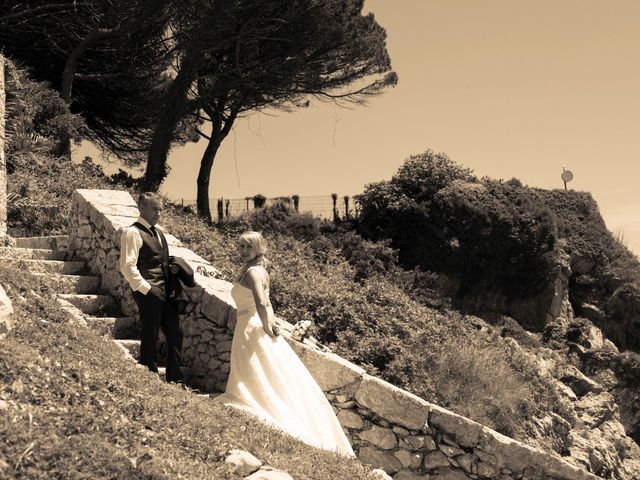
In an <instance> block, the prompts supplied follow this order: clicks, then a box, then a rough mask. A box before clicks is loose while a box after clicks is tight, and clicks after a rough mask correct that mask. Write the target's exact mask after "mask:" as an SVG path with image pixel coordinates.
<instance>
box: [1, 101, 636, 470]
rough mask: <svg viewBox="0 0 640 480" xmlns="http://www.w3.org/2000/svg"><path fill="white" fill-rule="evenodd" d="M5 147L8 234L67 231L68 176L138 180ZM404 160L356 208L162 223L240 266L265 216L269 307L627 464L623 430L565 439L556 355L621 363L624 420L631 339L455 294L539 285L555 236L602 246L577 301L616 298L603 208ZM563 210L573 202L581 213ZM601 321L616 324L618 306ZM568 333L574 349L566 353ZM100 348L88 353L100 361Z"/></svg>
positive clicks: (123, 183) (558, 245)
mask: <svg viewBox="0 0 640 480" xmlns="http://www.w3.org/2000/svg"><path fill="white" fill-rule="evenodd" d="M31 111H33V110H31ZM28 114H29V113H28V111H26V113H25V115H28ZM34 119H35V117H34ZM9 161H10V165H11V170H10V175H9V191H10V192H12V193H15V194H16V198H15V199H14V200H12V203H11V204H10V205H9V229H10V233H11V234H12V235H14V236H28V235H41V234H49V233H66V228H67V223H66V222H67V218H66V213H67V211H68V210H69V207H70V200H71V193H72V192H73V190H74V189H76V188H119V189H123V188H124V189H128V190H129V191H130V192H131V193H132V195H134V196H135V195H136V194H137V193H138V192H137V190H136V186H137V183H136V181H135V180H134V179H131V178H130V177H128V176H127V175H126V174H124V173H121V174H119V175H116V176H114V177H108V176H105V175H104V173H103V172H102V171H101V169H100V168H99V167H97V166H95V165H94V164H93V163H92V162H91V161H90V159H86V160H85V161H84V162H82V163H81V164H75V163H71V162H69V161H65V160H60V159H57V158H55V157H53V156H52V155H51V154H50V151H48V150H46V149H44V150H43V149H38V148H36V145H29V144H28V142H25V144H24V145H23V146H22V147H21V148H20V149H14V150H13V151H12V155H11V156H10V158H9ZM402 169H404V170H402ZM403 171H404V173H403V174H402V175H398V176H396V177H394V179H392V180H390V181H389V182H387V183H385V182H381V183H380V184H376V185H374V186H371V187H369V188H368V189H367V190H366V191H365V192H364V193H363V195H362V196H361V197H360V201H361V204H362V207H363V208H362V212H361V216H360V217H359V218H358V219H356V220H355V221H353V222H344V223H342V224H340V225H335V224H333V223H328V222H323V221H320V220H318V219H316V218H313V217H312V216H311V215H308V214H298V213H296V212H294V211H292V209H291V208H290V207H289V206H288V205H287V204H285V203H277V204H275V205H274V206H272V207H267V208H261V209H258V210H256V211H255V212H252V213H250V214H247V215H244V216H242V217H240V218H235V219H231V220H228V221H225V222H222V223H220V224H216V225H210V224H208V223H207V222H204V221H203V220H202V219H201V218H199V217H198V216H197V215H196V214H195V213H194V212H193V211H191V210H190V209H188V208H182V207H180V206H177V205H172V204H171V203H170V202H167V204H166V209H165V211H164V213H163V218H162V219H161V224H162V225H163V226H165V227H166V228H167V229H168V230H169V231H170V232H171V233H172V234H174V235H175V236H177V237H178V238H180V239H181V240H182V241H183V243H184V244H185V246H187V247H189V248H191V249H193V250H194V251H196V252H197V253H199V254H200V255H202V256H204V257H205V258H207V259H208V260H210V261H211V262H212V263H213V264H214V265H215V266H216V267H217V268H219V269H220V270H221V271H222V272H223V276H224V277H226V278H227V279H232V278H233V273H234V272H235V270H236V269H237V268H238V267H239V259H238V257H237V244H236V242H237V238H238V236H239V234H240V233H241V232H242V231H244V230H246V229H256V230H260V231H262V232H263V233H264V234H265V237H266V238H267V241H268V243H269V251H268V256H269V258H270V259H271V260H272V262H273V268H272V272H271V273H272V279H273V281H272V288H271V295H272V300H273V303H274V307H275V310H276V314H278V315H279V316H281V317H283V318H285V319H287V320H289V321H291V322H295V321H298V320H305V319H309V320H312V322H313V324H314V327H313V332H312V333H313V334H314V335H315V336H316V337H317V338H318V339H319V340H320V341H321V342H323V343H325V344H326V345H328V346H329V347H330V348H331V349H333V350H334V351H335V352H336V353H338V354H339V355H341V356H343V357H345V358H347V359H349V360H352V361H353V362H355V363H357V364H359V365H361V366H363V367H364V368H365V369H366V370H367V371H368V372H369V373H371V374H375V375H379V376H381V377H383V378H385V379H386V380H388V381H390V382H392V383H394V384H396V385H398V386H400V387H402V388H405V389H407V390H409V391H411V392H413V393H416V394H417V395H419V396H421V397H423V398H425V399H426V400H429V401H431V402H434V403H437V404H439V405H442V406H445V407H448V408H450V409H452V410H454V411H456V412H457V413H460V414H462V415H465V416H467V417H470V418H472V419H474V420H477V421H479V422H481V423H483V424H485V425H487V426H489V427H492V428H494V429H496V430H498V431H500V432H502V433H505V434H507V435H509V436H512V437H514V438H517V439H520V440H523V441H525V442H527V443H530V444H533V445H536V446H539V447H541V448H543V449H546V450H552V451H555V452H558V453H560V454H562V455H569V454H570V453H571V454H572V455H573V453H572V452H570V450H571V449H574V450H576V446H575V444H576V443H577V444H578V446H579V447H580V448H578V449H577V451H579V454H576V455H578V457H579V458H578V457H576V458H578V460H576V461H577V463H578V464H581V465H584V464H588V465H590V468H592V469H594V470H597V469H599V470H601V471H605V470H606V471H610V472H611V471H617V470H616V469H619V470H620V471H622V470H623V467H622V466H621V464H622V462H623V461H624V460H625V458H627V456H628V455H629V453H628V452H630V451H635V450H633V448H636V449H637V445H636V446H635V447H634V444H633V442H632V441H631V440H630V439H627V438H626V437H622V438H621V439H620V438H619V439H618V440H619V441H618V440H616V442H615V445H614V444H613V443H607V444H606V445H607V446H606V448H607V449H608V450H607V452H606V455H608V457H606V458H607V460H606V462H605V461H604V460H601V458H600V457H599V456H598V455H599V454H598V455H596V454H595V453H593V454H589V453H585V452H595V451H598V448H601V447H599V446H598V445H592V444H589V443H588V442H587V443H585V442H586V440H580V441H579V442H576V438H578V439H581V438H582V437H581V436H582V435H585V438H587V437H588V436H589V432H588V431H587V430H585V429H584V428H586V427H582V426H580V425H581V424H580V421H579V419H578V416H577V414H576V411H575V409H574V406H573V404H572V402H571V401H570V400H568V399H567V395H566V387H564V386H562V385H559V383H560V382H559V381H558V379H559V378H564V377H562V375H563V374H562V372H561V373H559V374H558V373H557V372H555V369H556V367H559V370H562V369H563V368H565V367H567V368H568V367H569V366H574V365H575V366H577V367H578V368H580V369H583V370H585V371H588V370H589V369H591V370H589V372H590V374H591V373H593V374H594V375H597V374H599V372H601V371H602V369H603V368H609V369H610V370H613V371H614V372H619V373H620V375H619V379H618V380H619V383H618V384H617V386H616V387H615V388H612V390H611V391H612V393H613V394H614V396H615V397H616V400H617V401H618V402H619V403H620V405H622V406H624V410H623V412H622V416H623V420H624V421H625V426H627V428H628V430H629V431H631V432H632V434H633V432H634V431H636V430H634V428H637V427H638V425H640V415H639V414H638V410H639V409H638V407H637V405H636V402H634V401H633V398H636V397H634V395H635V394H636V393H638V392H636V390H634V388H636V389H637V387H635V386H634V385H636V384H637V383H638V382H637V378H638V377H637V368H636V365H637V364H638V362H637V361H636V357H635V356H634V355H635V354H633V353H632V352H631V353H629V354H625V355H626V356H617V354H615V352H614V351H613V350H611V349H609V350H589V348H587V347H584V345H587V346H588V345H589V339H588V338H587V337H588V332H589V328H588V327H589V325H590V323H589V321H588V320H587V321H585V320H583V319H576V320H571V319H568V321H569V322H570V325H569V328H568V329H567V330H566V332H563V335H565V336H560V337H556V338H549V337H548V335H547V333H548V332H544V334H545V335H547V336H543V335H542V333H541V332H540V331H535V332H528V331H526V330H525V329H524V328H523V327H522V324H521V323H523V324H525V325H526V324H527V322H522V319H520V318H517V317H514V318H510V317H509V316H506V315H504V313H505V312H503V311H494V312H490V313H491V314H490V315H487V314H486V312H480V313H482V314H483V317H484V318H485V319H486V320H485V319H481V318H478V317H475V316H473V315H468V314H463V313H460V311H458V310H456V309H455V308H453V307H452V304H453V305H454V306H455V305H456V302H457V298H456V297H457V296H459V295H466V296H476V297H478V298H484V297H492V298H493V297H496V296H498V295H499V296H502V297H503V298H504V299H506V301H511V300H514V299H518V298H521V297H527V296H535V295H536V294H538V293H539V292H540V291H542V290H544V288H545V285H548V283H549V281H550V279H551V278H552V275H553V274H554V272H555V263H554V262H555V261H556V258H557V255H558V254H559V252H560V250H561V249H565V248H566V249H567V250H568V251H569V253H570V255H571V256H572V264H573V263H575V262H576V259H578V258H579V256H578V253H577V252H579V253H580V255H582V256H588V255H592V256H594V257H595V258H596V260H597V261H599V262H600V263H599V264H598V263H597V262H595V263H594V265H593V266H592V267H591V269H590V270H588V272H590V274H589V275H590V278H592V279H593V280H592V281H590V282H591V283H588V282H586V283H585V282H584V281H583V280H580V278H581V277H578V276H577V275H576V274H575V272H574V273H573V274H572V277H571V279H570V281H571V283H570V288H573V287H572V285H573V284H574V283H576V282H578V281H580V282H582V283H580V285H582V284H584V285H586V286H585V287H584V290H583V291H584V292H586V293H583V296H584V298H582V297H580V298H579V297H576V296H575V295H574V294H573V293H572V291H571V290H570V292H569V295H570V298H571V300H572V302H574V303H575V304H576V305H577V303H576V302H578V301H580V302H582V303H585V302H586V301H589V302H592V303H593V304H596V305H608V304H609V303H611V299H612V298H618V299H619V298H620V293H619V292H620V288H627V289H631V290H630V291H631V292H633V290H632V289H633V288H635V283H634V282H635V281H636V279H637V278H638V277H637V276H634V275H633V271H631V272H632V273H631V274H630V273H629V269H625V265H626V263H625V262H626V259H627V258H628V259H629V261H631V262H632V261H636V264H637V260H634V258H633V256H632V255H631V254H630V253H629V252H628V251H626V249H624V247H622V246H621V245H620V244H619V243H617V242H616V241H615V240H614V239H613V238H612V237H611V235H610V234H609V233H608V232H607V231H606V228H605V227H604V223H603V222H602V220H601V219H600V221H599V223H598V222H597V221H593V222H592V221H591V220H597V219H598V218H600V217H599V214H598V212H597V207H595V204H591V205H589V202H588V201H587V200H588V199H589V198H590V197H589V196H588V194H582V193H576V192H564V197H561V196H560V195H561V193H558V192H555V191H554V192H546V191H541V190H535V189H529V188H526V187H523V186H522V185H520V184H519V182H517V181H511V182H507V183H504V182H498V181H495V180H490V179H481V180H478V179H477V178H475V177H474V176H473V175H472V173H471V172H470V171H468V170H466V169H464V168H462V167H460V166H457V165H456V164H454V163H453V162H451V161H450V160H449V159H448V158H446V157H445V156H442V155H440V156H435V155H434V154H433V153H432V152H427V153H426V154H424V155H422V156H416V157H412V158H410V159H409V160H408V161H407V163H406V164H405V165H404V166H403V167H402V168H401V172H403ZM421 175H422V177H421ZM563 199H572V200H571V202H573V203H571V202H569V203H571V204H575V208H574V209H573V210H572V209H569V208H561V207H562V206H563ZM385 202H386V203H385ZM554 202H556V203H554ZM556 210H557V211H558V213H556ZM572 211H575V212H582V217H578V216H575V215H572V213H571V212H572ZM590 225H593V227H590ZM578 227H580V228H582V229H583V230H582V233H580V232H581V231H580V230H579V229H578ZM569 231H571V232H572V233H573V234H574V236H575V238H573V237H571V235H569V233H567V232H569ZM403 235H404V237H403ZM607 236H608V237H607ZM607 238H609V239H610V241H609V240H607ZM580 242H583V243H584V244H581V243H580ZM425 245H428V246H429V248H426V247H425ZM567 245H568V247H567ZM487 252H489V253H490V254H487ZM597 252H600V253H601V254H602V255H601V257H597ZM589 258H591V257H589ZM596 265H598V266H597V267H596ZM630 265H631V264H630ZM634 265H635V264H634ZM585 269H586V266H583V268H582V269H581V270H585ZM580 275H585V274H584V273H581V274H580ZM604 282H610V286H609V287H606V286H605V285H604ZM452 286H453V287H452ZM574 290H575V288H574ZM575 291H576V292H577V291H578V290H575ZM449 294H451V295H452V298H449V296H448V295H449ZM607 295H609V296H608V297H607ZM616 295H617V297H616ZM622 298H623V299H627V297H622ZM618 305H622V306H619V308H618V310H616V311H619V312H622V313H621V314H623V313H624V314H627V313H628V311H629V310H628V309H627V310H625V309H624V308H622V307H623V306H624V307H627V306H629V304H628V303H621V301H618ZM47 311H48V310H47V309H46V308H45V309H43V312H44V314H46V312H47ZM603 315H604V313H603ZM623 318H627V319H628V318H632V317H630V316H628V315H627V316H626V317H623ZM603 321H604V322H607V323H609V324H611V325H614V324H616V323H615V322H616V317H613V316H612V317H611V319H610V318H608V317H605V320H603ZM518 322H521V323H518ZM617 324H621V323H620V322H618V323H617ZM35 325H37V321H36V322H35ZM61 328H67V329H68V328H69V327H68V326H66V327H61ZM539 330H541V329H539ZM604 330H605V332H606V329H604ZM63 333H64V335H67V336H68V335H71V333H70V332H69V331H68V330H64V331H63ZM30 335H31V333H30ZM64 335H63V336H64ZM74 335H77V334H74ZM82 335H85V334H84V333H83V334H82ZM87 335H88V334H87ZM33 338H36V339H37V338H39V337H38V336H37V335H34V337H33ZM72 338H74V337H72ZM43 341H44V340H43ZM96 341H97V340H96ZM545 341H546V343H545ZM68 343H69V345H71V343H72V342H68ZM572 345H574V346H575V345H578V346H579V347H580V348H581V349H582V350H579V351H581V352H582V351H586V353H585V355H583V356H582V357H580V358H577V357H576V356H575V354H572V353H571V348H574V347H573V346H572ZM45 346H46V343H45ZM43 348H45V347H43ZM67 348H69V347H67ZM17 351H19V349H18V350H17ZM97 363H98V362H96V365H93V366H92V368H94V367H95V368H98V367H97ZM17 364H20V362H17ZM550 365H551V366H553V368H551V367H550ZM560 367H561V368H560ZM112 371H119V370H112ZM24 372H26V370H24V371H23V374H24ZM616 374H617V373H616ZM105 375H107V374H106V373H105ZM139 375H141V374H136V378H137V377H138V376H139ZM554 375H555V377H554ZM556 377H558V378H556ZM12 378H13V377H12ZM16 378H17V377H16ZM12 381H15V380H12ZM105 381H107V380H106V376H105ZM563 381H564V380H563ZM132 382H134V380H132ZM134 383H135V382H134ZM616 389H617V390H616ZM143 391H144V389H143ZM144 392H146V393H144V395H148V394H149V391H144ZM605 393H606V392H605ZM574 427H575V428H576V433H574V432H573V431H572V429H573V428H574ZM578 427H580V428H582V430H579V429H578ZM214 430H215V429H214ZM570 432H571V433H570ZM636 432H637V431H636ZM597 434H598V433H596V435H597ZM572 435H573V436H572ZM216 441H217V440H216ZM628 442H631V444H629V443H628ZM601 443H602V444H603V445H605V443H604V442H601ZM27 446H28V445H27ZM25 448H26V447H25ZM277 448H280V447H277ZM602 448H605V447H602ZM276 450H277V449H276ZM278 451H279V450H278ZM254 453H256V452H254ZM603 455H604V454H603ZM258 456H260V455H258ZM265 458H266V457H265ZM603 458H604V457H603ZM573 460H575V459H573ZM590 462H593V465H591V464H590ZM303 467H304V465H303V466H301V467H300V468H303ZM345 468H347V467H346V466H345ZM349 468H350V467H349ZM290 472H291V470H290ZM291 473H292V472H291ZM304 474H305V473H304V472H303V473H302V474H301V475H303V476H302V477H300V478H304ZM292 475H293V476H294V477H296V475H295V474H293V473H292ZM296 478H298V477H296ZM332 478H339V477H332ZM353 478H359V477H353ZM620 478H630V477H624V476H620Z"/></svg>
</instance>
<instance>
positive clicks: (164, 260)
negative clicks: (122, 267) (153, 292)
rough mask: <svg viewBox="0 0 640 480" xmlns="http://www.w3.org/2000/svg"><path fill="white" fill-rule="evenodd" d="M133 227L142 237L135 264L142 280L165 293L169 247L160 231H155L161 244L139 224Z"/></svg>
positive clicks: (167, 278)
mask: <svg viewBox="0 0 640 480" xmlns="http://www.w3.org/2000/svg"><path fill="white" fill-rule="evenodd" d="M133 226H134V227H136V228H137V229H138V230H139V231H140V236H141V237H142V246H141V247H140V251H139V253H138V263H137V264H136V266H137V267H138V270H140V274H141V275H142V278H144V279H145V280H146V281H147V282H149V283H150V284H151V285H153V286H156V287H158V288H161V289H163V290H165V291H166V289H167V288H168V285H169V247H168V246H167V240H166V238H165V237H164V235H163V233H162V232H161V231H160V230H156V233H157V234H158V236H159V237H160V238H161V239H162V244H161V243H160V241H159V240H158V239H157V238H156V237H154V235H153V233H151V230H149V229H148V228H147V227H145V226H144V225H142V224H141V223H139V222H135V223H134V224H133Z"/></svg>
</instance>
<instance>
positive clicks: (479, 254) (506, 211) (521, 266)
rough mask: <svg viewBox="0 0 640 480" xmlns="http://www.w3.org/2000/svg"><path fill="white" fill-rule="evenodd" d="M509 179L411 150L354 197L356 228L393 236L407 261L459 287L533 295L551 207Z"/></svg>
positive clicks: (552, 227)
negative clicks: (481, 175) (478, 174)
mask: <svg viewBox="0 0 640 480" xmlns="http://www.w3.org/2000/svg"><path fill="white" fill-rule="evenodd" d="M522 190H524V188H523V187H520V186H518V185H517V184H516V183H515V182H510V183H508V184H503V183H501V182H495V181H491V180H488V179H484V180H482V181H480V182H479V181H476V179H475V177H473V176H472V175H471V173H470V171H469V170H467V169H464V168H462V167H460V166H458V165H456V164H455V163H454V162H452V161H451V160H449V159H448V158H447V157H446V156H444V155H434V154H433V153H432V152H430V151H429V152H427V153H425V154H423V155H421V156H413V157H410V158H409V159H408V160H407V161H406V162H405V164H404V165H403V166H402V167H401V168H400V169H399V170H398V173H397V174H396V175H394V176H393V178H392V179H391V180H390V181H388V182H380V183H377V184H373V185H369V186H367V188H366V190H365V192H364V193H363V194H362V195H360V196H359V197H358V202H359V203H360V205H361V210H360V211H361V213H360V218H359V219H358V228H359V230H360V231H361V232H362V233H363V234H364V235H365V236H366V237H368V238H372V239H385V238H388V239H391V241H392V243H391V245H392V246H393V247H395V248H397V249H398V251H399V258H400V261H401V263H402V264H403V265H404V266H405V267H414V266H420V267H422V268H423V269H426V270H430V271H435V272H441V273H444V274H446V275H448V276H451V277H453V278H455V279H456V280H458V281H459V285H460V287H459V290H458V294H459V295H468V294H477V295H482V294H483V293H485V292H488V291H489V292H499V293H501V294H503V295H504V296H505V297H506V298H507V299H512V298H522V297H525V298H527V297H532V296H535V295H536V294H537V293H539V292H540V291H541V290H542V289H543V288H544V286H545V285H546V284H547V282H548V279H549V277H550V274H551V271H552V267H553V255H554V251H555V248H556V238H557V229H556V224H555V217H554V215H553V214H552V213H551V211H550V210H548V209H546V208H544V207H543V206H542V205H540V204H537V203H536V202H534V201H532V200H530V199H528V198H526V196H523V195H522V194H521V192H522Z"/></svg>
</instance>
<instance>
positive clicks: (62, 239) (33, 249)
mask: <svg viewBox="0 0 640 480" xmlns="http://www.w3.org/2000/svg"><path fill="white" fill-rule="evenodd" d="M14 240H15V247H0V261H2V262H3V263H5V264H7V265H12V266H15V267H18V268H21V269H24V270H26V271H28V272H29V273H30V274H31V276H32V277H33V278H34V279H37V280H38V283H39V284H40V285H42V286H46V287H49V288H51V289H52V290H53V291H54V292H55V294H56V299H57V301H58V303H59V304H60V305H61V306H62V308H63V310H64V311H65V312H67V314H69V315H70V316H71V317H72V318H73V319H74V320H75V321H76V322H77V323H79V324H81V325H84V326H87V327H88V328H91V329H92V330H94V331H96V332H98V333H100V334H102V335H104V336H107V337H110V338H112V339H113V341H114V342H116V344H118V345H119V346H120V347H121V348H122V350H123V352H124V353H125V354H126V355H127V356H129V357H130V358H131V360H133V361H135V360H137V358H138V355H139V354H140V340H139V331H138V328H137V325H136V319H135V318H133V317H125V316H123V315H122V314H121V313H120V309H119V307H118V304H117V302H116V300H115V298H113V297H112V296H111V295H105V294H104V293H103V292H101V291H100V277H97V276H94V275H92V274H91V272H90V271H89V268H88V267H87V264H86V262H78V261H74V260H69V259H68V257H69V254H68V251H67V245H68V237H67V236H66V235H58V236H46V237H24V238H15V239H14ZM159 373H160V376H161V377H164V374H165V369H164V367H159Z"/></svg>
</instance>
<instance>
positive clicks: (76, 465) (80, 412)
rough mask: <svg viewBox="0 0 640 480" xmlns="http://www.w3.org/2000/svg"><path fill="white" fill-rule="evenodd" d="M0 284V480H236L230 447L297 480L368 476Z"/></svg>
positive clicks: (47, 296) (18, 280) (31, 288)
mask: <svg viewBox="0 0 640 480" xmlns="http://www.w3.org/2000/svg"><path fill="white" fill-rule="evenodd" d="M0 284H2V285H3V286H4V287H5V289H7V291H8V293H9V295H10V297H11V298H12V300H13V303H14V310H15V323H16V328H15V330H13V331H12V332H11V333H10V334H9V336H8V337H7V338H5V339H3V340H2V341H0V412H1V415H0V439H2V440H0V479H9V478H11V479H45V478H46V479H49V478H65V479H86V478H95V479H125V478H126V479H146V480H152V479H153V480H160V479H169V478H171V479H194V478H201V479H212V480H214V479H220V478H229V479H232V478H242V477H241V476H239V475H237V474H235V473H233V471H232V469H231V468H229V465H228V464H225V463H224V459H225V457H226V455H227V453H228V451H229V450H231V449H233V448H240V449H244V450H248V451H250V452H252V453H253V454H254V455H256V456H257V457H258V458H260V459H261V460H262V461H263V462H265V463H268V464H270V465H272V466H274V467H276V468H279V469H282V470H285V471H288V472H289V473H290V474H291V475H292V476H293V477H294V478H301V479H313V478H340V479H344V480H351V479H363V480H364V479H365V478H369V473H370V470H369V469H367V468H365V467H363V466H362V465H361V464H359V462H357V461H353V460H347V459H345V458H343V457H340V456H339V455H337V454H331V453H328V452H324V451H321V450H318V449H315V448H312V447H309V446H307V445H305V444H303V443H302V442H299V441H297V440H295V439H293V438H292V437H290V436H288V435H285V434H283V433H280V432H278V431H276V430H274V429H272V428H269V427H267V426H266V425H264V424H262V423H261V422H258V421H256V420H255V419H254V418H253V417H250V416H248V415H246V414H243V413H242V412H239V411H235V410H231V409H228V408H225V407H224V406H223V405H221V404H220V403H218V402H213V401H211V400H210V399H209V398H208V397H200V396H197V395H195V394H193V393H191V392H188V391H185V390H181V389H179V388H177V387H175V386H173V385H169V384H166V383H164V382H161V381H160V380H159V379H158V377H157V375H153V374H151V373H149V372H148V371H147V370H146V369H144V368H142V369H141V368H138V367H136V366H135V364H134V363H132V362H131V361H130V360H128V359H126V358H125V357H124V355H123V354H122V351H121V350H120V348H119V347H117V346H116V345H115V343H114V342H112V341H111V340H110V339H108V338H104V337H102V336H100V335H99V334H97V333H95V332H93V331H92V330H89V329H87V328H83V327H79V326H77V325H72V324H70V323H69V322H68V320H67V318H66V317H65V315H64V314H63V313H62V312H61V311H60V310H59V307H58V305H57V303H56V302H55V301H54V300H53V298H52V295H51V292H49V291H43V290H41V289H40V288H39V286H36V285H35V284H34V283H33V280H31V279H30V278H29V276H28V274H25V273H24V272H22V271H20V270H18V269H16V268H12V267H6V268H5V267H3V269H2V270H1V271H0Z"/></svg>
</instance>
